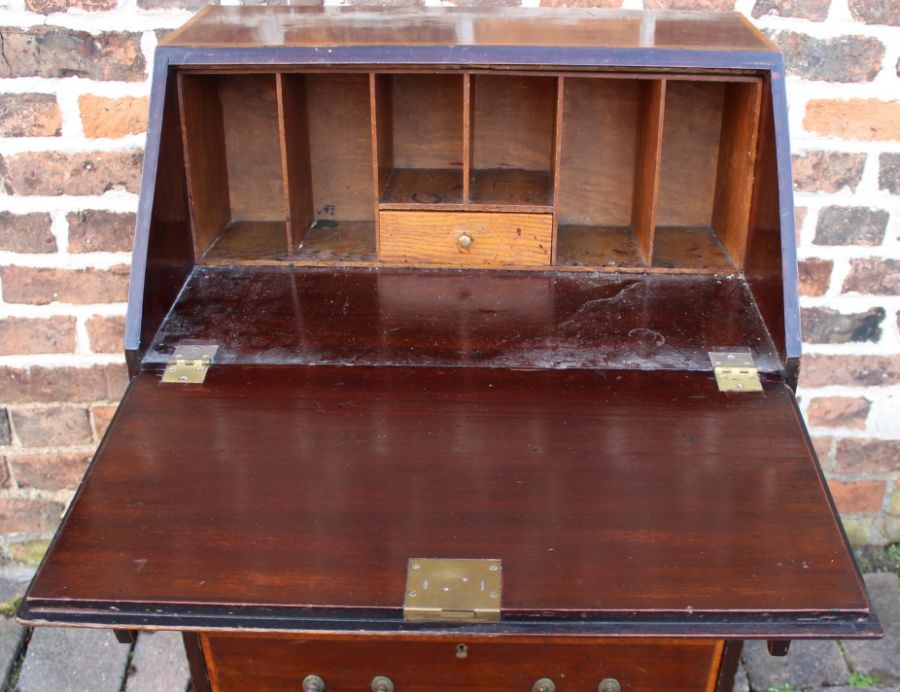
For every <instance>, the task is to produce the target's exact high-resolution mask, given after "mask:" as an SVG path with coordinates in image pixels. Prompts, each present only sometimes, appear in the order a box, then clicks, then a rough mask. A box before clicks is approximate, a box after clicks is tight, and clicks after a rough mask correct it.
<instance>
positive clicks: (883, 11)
mask: <svg viewBox="0 0 900 692" xmlns="http://www.w3.org/2000/svg"><path fill="white" fill-rule="evenodd" d="M849 4H850V14H851V15H853V18H854V19H855V20H856V21H858V22H865V23H866V24H891V25H893V26H898V25H900V2H897V0H850V3H849Z"/></svg>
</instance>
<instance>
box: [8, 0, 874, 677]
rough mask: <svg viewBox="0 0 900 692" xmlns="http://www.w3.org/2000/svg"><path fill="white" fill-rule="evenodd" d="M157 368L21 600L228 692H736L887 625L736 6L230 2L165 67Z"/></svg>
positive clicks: (137, 297)
mask: <svg viewBox="0 0 900 692" xmlns="http://www.w3.org/2000/svg"><path fill="white" fill-rule="evenodd" d="M150 109H151V113H150V115H151V118H150V131H149V137H148V141H147V149H146V158H145V162H144V173H143V186H142V191H141V197H140V208H139V214H138V222H137V236H136V241H135V248H134V259H133V277H132V283H131V293H130V300H129V309H128V320H127V334H126V344H125V348H126V354H127V360H128V365H129V370H130V374H131V378H132V379H131V384H130V386H129V388H128V391H127V393H126V395H125V397H124V399H123V401H122V404H121V406H120V407H119V410H118V413H117V414H116V416H115V419H114V421H113V422H112V425H111V426H110V428H109V432H108V433H107V434H106V436H105V438H104V440H103V443H102V444H101V446H100V449H99V450H98V452H97V454H96V456H95V458H94V461H93V463H92V465H91V467H90V470H89V471H88V473H87V475H86V477H85V480H84V482H83V483H82V485H81V488H80V489H79V491H78V494H77V496H76V498H75V500H74V502H73V503H72V505H71V507H70V509H69V511H68V514H67V516H66V518H65V520H64V523H63V525H62V528H61V529H60V531H59V533H58V535H57V536H56V538H55V540H54V542H53V544H52V546H51V548H50V550H49V552H48V554H47V556H46V558H45V559H44V561H43V564H42V565H41V567H40V569H39V571H38V573H37V575H36V577H35V579H34V582H33V583H32V585H31V587H30V589H29V591H28V593H27V595H26V597H25V599H24V602H23V603H22V606H21V609H20V611H19V617H20V619H21V620H22V621H23V622H26V623H28V624H32V625H71V626H85V627H105V628H112V629H115V630H116V631H117V633H118V634H119V636H120V638H121V639H123V640H126V641H127V640H128V639H129V638H130V637H133V633H134V632H135V631H137V630H152V629H165V630H177V631H181V632H183V633H184V642H185V645H186V647H187V652H188V655H189V659H190V662H191V669H192V674H193V679H194V685H195V688H196V689H197V690H263V689H266V690H268V689H272V690H306V691H307V692H311V691H319V690H374V691H375V692H390V691H391V690H394V689H396V690H397V691H398V692H403V691H405V690H437V689H454V690H523V691H532V690H533V691H534V692H552V691H553V690H559V691H560V692H565V691H566V690H592V691H593V690H598V691H599V692H617V691H619V690H662V689H666V690H728V689H730V685H731V681H732V679H733V674H734V670H735V667H736V665H737V660H738V655H739V652H740V645H741V642H742V641H743V640H746V639H749V638H756V639H766V640H768V641H769V646H770V651H771V652H772V653H773V654H775V655H778V654H784V653H785V652H786V651H787V647H788V644H789V642H790V640H793V639H800V638H836V637H842V638H854V637H855V638H863V637H876V636H878V635H879V633H880V631H879V626H878V622H877V620H876V617H875V615H874V613H873V612H872V611H871V610H870V607H869V603H868V600H867V596H866V593H865V589H864V586H863V583H862V580H861V579H860V575H859V573H858V571H857V569H856V567H855V564H854V561H853V559H852V557H851V555H850V552H849V549H848V544H847V541H846V538H845V536H844V534H843V531H842V529H841V525H840V522H839V521H838V519H837V517H836V514H835V509H834V505H833V503H832V501H831V497H830V495H829V493H828V489H827V487H826V485H825V482H824V478H823V476H822V472H821V469H820V467H819V464H818V462H817V460H816V456H815V453H814V451H813V448H812V446H811V444H810V440H809V438H808V436H807V433H806V430H805V428H804V424H803V422H802V420H801V418H800V416H799V414H798V409H797V405H796V401H795V398H794V393H793V388H794V387H795V385H796V381H797V375H798V371H799V364H800V337H799V333H798V330H799V326H798V322H799V320H798V308H797V286H796V282H797V275H796V260H795V245H794V243H795V241H794V228H793V206H792V198H791V183H790V156H789V148H788V135H787V121H786V105H785V90H784V71H783V66H782V60H781V57H780V55H779V54H778V52H777V51H776V50H775V48H774V47H773V46H772V45H771V44H770V43H769V42H768V40H767V39H766V38H765V37H764V36H763V35H761V34H760V33H759V32H758V31H756V30H755V29H753V28H752V27H751V26H750V25H749V24H748V23H747V22H746V21H745V20H744V19H742V18H741V17H740V16H739V15H736V14H716V15H696V14H694V15H689V14H672V13H640V12H600V11H595V10H572V9H570V10H532V9H528V10H503V11H497V10H493V11H489V10H469V9H456V8H439V9H399V10H385V9H374V8H362V9H351V8H345V7H329V8H321V7H317V8H302V7H266V8H262V7H260V8H237V7H216V8H208V9H206V10H204V11H202V12H201V13H200V14H198V15H197V16H196V17H195V18H194V19H192V20H191V21H190V22H189V23H188V24H186V25H185V26H184V27H183V28H181V29H180V30H178V31H176V32H175V33H173V34H172V35H170V36H169V37H168V38H166V39H165V40H164V41H163V42H162V44H161V45H160V47H159V49H158V50H157V53H156V62H155V65H154V72H153V87H152V97H151V103H150Z"/></svg>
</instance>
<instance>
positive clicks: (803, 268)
mask: <svg viewBox="0 0 900 692" xmlns="http://www.w3.org/2000/svg"><path fill="white" fill-rule="evenodd" d="M833 267H834V262H832V261H831V260H825V259H816V258H811V259H805V260H801V261H800V262H799V264H798V265H797V269H798V272H799V280H800V295H801V296H821V295H825V292H826V291H827V290H828V284H829V283H831V270H832V268H833Z"/></svg>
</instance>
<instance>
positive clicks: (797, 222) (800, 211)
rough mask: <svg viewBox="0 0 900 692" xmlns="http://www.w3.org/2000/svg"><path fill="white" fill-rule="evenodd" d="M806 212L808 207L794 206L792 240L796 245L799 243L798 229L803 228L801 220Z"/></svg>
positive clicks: (802, 220)
mask: <svg viewBox="0 0 900 692" xmlns="http://www.w3.org/2000/svg"><path fill="white" fill-rule="evenodd" d="M808 213H809V209H807V208H806V207H794V240H795V241H796V242H797V245H799V244H800V231H801V230H802V229H803V222H804V220H806V215H807V214H808Z"/></svg>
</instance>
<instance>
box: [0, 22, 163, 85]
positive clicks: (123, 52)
mask: <svg viewBox="0 0 900 692" xmlns="http://www.w3.org/2000/svg"><path fill="white" fill-rule="evenodd" d="M0 41H2V45H3V58H4V59H3V60H0V77H49V78H51V79H54V78H63V77H82V78H84V79H101V80H106V79H109V80H115V81H128V82H139V81H143V79H144V78H145V76H146V62H145V60H144V54H143V52H142V51H141V34H140V33H136V32H135V33H119V32H114V31H107V32H102V33H99V34H96V35H91V34H89V33H88V32H86V31H76V30H74V29H66V28H64V27H61V26H47V25H38V26H32V27H29V28H28V29H20V28H18V27H9V26H8V27H2V28H0Z"/></svg>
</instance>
